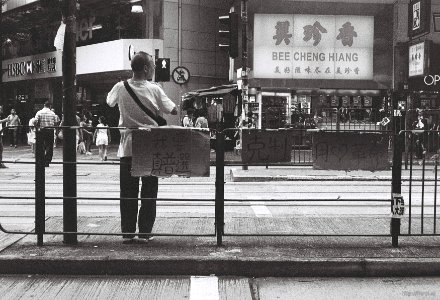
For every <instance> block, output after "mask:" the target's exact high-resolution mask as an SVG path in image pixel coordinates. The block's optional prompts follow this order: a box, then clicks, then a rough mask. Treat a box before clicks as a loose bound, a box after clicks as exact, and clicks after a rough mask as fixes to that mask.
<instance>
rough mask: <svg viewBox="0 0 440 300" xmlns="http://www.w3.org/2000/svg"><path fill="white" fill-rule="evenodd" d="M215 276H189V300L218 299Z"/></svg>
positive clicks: (216, 278)
mask: <svg viewBox="0 0 440 300" xmlns="http://www.w3.org/2000/svg"><path fill="white" fill-rule="evenodd" d="M219 299H220V296H219V291H218V277H217V276H191V285H190V293H189V300H219Z"/></svg>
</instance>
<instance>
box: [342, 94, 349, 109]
mask: <svg viewBox="0 0 440 300" xmlns="http://www.w3.org/2000/svg"><path fill="white" fill-rule="evenodd" d="M342 106H343V107H349V106H350V97H348V96H342Z"/></svg>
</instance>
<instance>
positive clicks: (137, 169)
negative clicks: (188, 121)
mask: <svg viewBox="0 0 440 300" xmlns="http://www.w3.org/2000/svg"><path fill="white" fill-rule="evenodd" d="M132 139H133V144H132V146H133V162H132V170H131V172H132V175H133V176H149V175H154V176H158V177H170V176H172V175H178V176H185V177H209V161H210V159H209V156H210V155H209V153H210V137H209V131H207V130H206V131H200V130H196V129H191V128H183V127H171V126H170V127H168V126H167V127H160V128H151V129H149V130H142V129H141V130H134V131H133V137H132Z"/></svg>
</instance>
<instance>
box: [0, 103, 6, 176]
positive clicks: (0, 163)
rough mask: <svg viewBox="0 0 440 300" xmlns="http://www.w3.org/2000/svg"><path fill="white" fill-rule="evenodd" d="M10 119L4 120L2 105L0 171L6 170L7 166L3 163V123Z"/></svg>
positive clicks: (0, 114)
mask: <svg viewBox="0 0 440 300" xmlns="http://www.w3.org/2000/svg"><path fill="white" fill-rule="evenodd" d="M7 121H8V118H4V119H3V106H2V105H0V169H5V168H7V166H5V164H4V163H3V132H4V130H3V123H6V122H7Z"/></svg>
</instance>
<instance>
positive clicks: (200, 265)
mask: <svg viewBox="0 0 440 300" xmlns="http://www.w3.org/2000/svg"><path fill="white" fill-rule="evenodd" d="M0 265H1V266H2V270H1V274H53V275H54V274H57V275H168V276H171V275H211V274H215V275H217V276H248V277H272V276H276V277H312V276H313V277H315V276H316V277H410V276H439V275H440V259H436V258H421V259H418V258H417V259H408V258H405V259H402V258H395V259H376V258H328V259H325V258H323V259H316V258H312V259H292V260H258V259H252V258H249V259H234V258H231V259H222V260H215V259H212V258H206V257H198V258H195V257H182V258H166V257H163V258H155V259H148V258H146V259H138V260H129V259H111V258H108V257H98V258H95V257H94V258H83V259H78V258H74V257H66V258H63V259H47V258H44V259H38V258H21V259H20V258H18V259H17V258H4V257H3V258H1V259H0Z"/></svg>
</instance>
